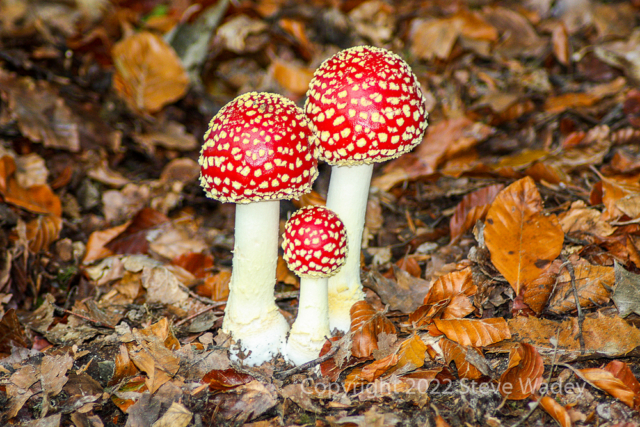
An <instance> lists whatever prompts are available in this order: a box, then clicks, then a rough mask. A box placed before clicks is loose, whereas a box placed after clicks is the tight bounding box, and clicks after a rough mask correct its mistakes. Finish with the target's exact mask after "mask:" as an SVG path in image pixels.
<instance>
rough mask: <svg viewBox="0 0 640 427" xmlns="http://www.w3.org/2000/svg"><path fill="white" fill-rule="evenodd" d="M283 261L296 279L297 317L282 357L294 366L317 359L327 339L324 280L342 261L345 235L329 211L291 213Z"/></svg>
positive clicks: (309, 208)
mask: <svg viewBox="0 0 640 427" xmlns="http://www.w3.org/2000/svg"><path fill="white" fill-rule="evenodd" d="M282 248H283V249H284V259H285V261H286V262H287V266H288V267H289V269H290V270H291V271H293V272H294V273H295V274H297V275H298V276H300V298H299V304H298V317H296V321H295V322H293V326H292V327H291V332H290V333H289V339H288V341H287V345H286V347H285V356H286V358H287V359H289V360H291V361H292V362H293V363H295V364H296V365H301V364H303V363H305V362H308V361H310V360H313V359H315V358H317V357H318V354H319V353H320V350H321V349H322V346H323V344H324V342H325V338H326V337H329V336H331V331H330V330H329V312H328V300H327V299H328V295H327V278H328V277H330V276H332V275H333V274H335V273H336V272H337V271H338V270H340V268H341V267H342V265H343V264H344V262H345V258H346V252H347V232H346V230H345V228H344V225H343V224H342V221H340V218H338V217H337V216H336V214H334V213H333V212H331V211H330V210H329V209H327V208H325V207H322V206H307V207H306V208H302V209H300V210H298V211H297V212H295V213H294V214H293V215H292V216H291V218H289V221H287V224H286V225H285V233H284V241H283V243H282Z"/></svg>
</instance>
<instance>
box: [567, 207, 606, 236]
mask: <svg viewBox="0 0 640 427" xmlns="http://www.w3.org/2000/svg"><path fill="white" fill-rule="evenodd" d="M558 220H559V221H560V225H561V226H562V231H563V232H564V233H565V234H571V235H573V236H575V237H578V238H583V237H585V236H598V237H600V238H604V237H606V236H610V235H612V234H613V232H614V231H615V228H613V227H612V226H611V225H609V223H608V222H606V221H604V220H603V219H602V214H601V213H600V212H599V211H598V210H596V209H592V208H588V207H587V205H586V203H585V202H583V201H582V200H578V201H576V202H573V203H572V204H571V208H570V209H569V210H568V211H567V212H563V213H561V214H560V215H558Z"/></svg>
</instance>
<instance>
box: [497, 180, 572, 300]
mask: <svg viewBox="0 0 640 427" xmlns="http://www.w3.org/2000/svg"><path fill="white" fill-rule="evenodd" d="M484 238H485V243H486V245H487V248H488V249H489V252H490V253H491V261H492V262H493V264H494V265H495V267H496V268H497V269H498V271H500V273H502V275H503V276H504V277H505V279H507V281H508V282H509V284H510V285H511V286H512V287H513V289H514V290H515V291H516V294H519V293H520V290H521V288H522V286H524V285H526V284H528V283H530V282H532V281H533V280H534V279H536V278H537V277H539V276H540V274H541V273H542V272H543V271H544V269H545V268H546V267H547V266H548V264H549V263H551V262H553V260H555V259H556V258H557V257H558V255H560V251H561V250H562V243H563V241H564V233H563V232H562V228H561V227H560V224H559V223H558V219H557V218H556V216H555V215H549V216H545V215H543V213H542V198H541V197H540V193H539V192H538V189H537V188H536V186H535V184H534V182H533V180H532V179H531V178H530V177H525V178H523V179H521V180H519V181H516V182H514V183H513V184H511V185H510V186H509V187H507V188H505V189H504V190H502V191H501V192H500V194H498V196H497V197H496V199H495V201H494V202H493V204H492V205H491V208H490V209H489V212H488V213H487V219H486V226H485V229H484Z"/></svg>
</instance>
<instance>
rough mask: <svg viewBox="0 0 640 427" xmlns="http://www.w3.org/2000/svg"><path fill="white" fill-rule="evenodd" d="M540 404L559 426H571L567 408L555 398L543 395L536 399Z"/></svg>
mask: <svg viewBox="0 0 640 427" xmlns="http://www.w3.org/2000/svg"><path fill="white" fill-rule="evenodd" d="M538 402H540V406H542V409H544V410H545V412H546V413H547V414H549V415H550V416H551V417H552V418H553V419H554V420H556V421H557V422H558V424H560V427H571V417H570V416H569V412H567V409H566V408H565V407H564V406H562V405H561V404H559V403H558V402H557V401H556V400H555V399H553V398H551V397H549V396H543V397H542V398H540V399H539V400H538Z"/></svg>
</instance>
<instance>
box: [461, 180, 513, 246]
mask: <svg viewBox="0 0 640 427" xmlns="http://www.w3.org/2000/svg"><path fill="white" fill-rule="evenodd" d="M503 188H504V185H503V184H494V185H489V186H488V187H484V188H481V189H479V190H476V191H474V192H472V193H469V194H467V195H466V196H464V197H463V198H462V200H461V201H460V203H458V205H457V206H456V210H455V211H454V213H453V216H452V217H451V221H450V222H449V231H450V234H451V242H450V243H449V244H450V245H452V244H454V243H457V242H458V241H459V240H460V238H461V237H462V235H463V234H464V233H465V232H466V231H467V230H468V229H470V228H471V227H473V226H474V225H475V223H476V221H482V220H483V219H484V217H485V216H486V214H487V211H488V210H489V206H491V203H493V200H494V199H495V198H496V196H497V195H498V193H500V191H502V189H503Z"/></svg>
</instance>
